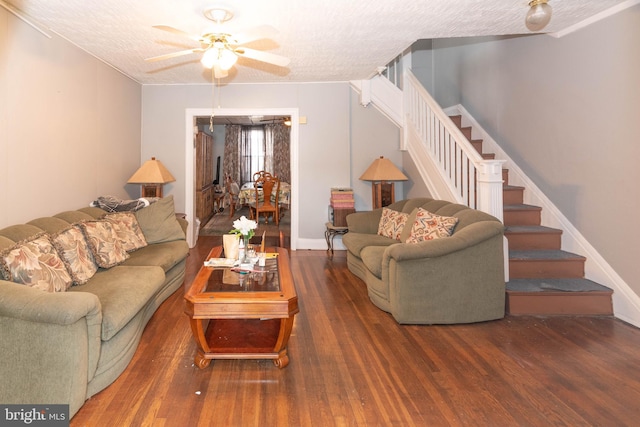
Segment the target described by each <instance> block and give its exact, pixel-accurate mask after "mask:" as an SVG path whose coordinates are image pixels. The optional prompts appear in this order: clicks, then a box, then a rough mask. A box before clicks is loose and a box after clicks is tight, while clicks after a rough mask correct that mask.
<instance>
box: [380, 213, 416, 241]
mask: <svg viewBox="0 0 640 427" xmlns="http://www.w3.org/2000/svg"><path fill="white" fill-rule="evenodd" d="M408 217H409V214H406V213H403V212H398V211H394V210H393V209H389V208H382V216H381V217H380V222H379V223H378V234H379V235H380V236H384V237H388V238H390V239H394V240H400V234H402V230H403V229H404V225H405V223H406V222H407V218H408Z"/></svg>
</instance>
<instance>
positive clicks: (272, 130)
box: [264, 123, 291, 183]
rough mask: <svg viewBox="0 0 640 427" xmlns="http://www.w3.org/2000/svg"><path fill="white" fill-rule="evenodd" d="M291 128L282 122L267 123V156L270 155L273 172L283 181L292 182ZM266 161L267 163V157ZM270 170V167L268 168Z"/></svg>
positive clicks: (265, 131)
mask: <svg viewBox="0 0 640 427" xmlns="http://www.w3.org/2000/svg"><path fill="white" fill-rule="evenodd" d="M290 130H291V128H290V127H289V126H285V125H284V124H282V123H277V124H270V125H265V127H264V133H265V142H266V148H267V150H266V153H267V154H266V156H265V157H267V156H268V157H270V163H271V165H272V167H273V170H272V172H271V173H272V174H273V175H275V176H277V177H278V178H280V181H281V182H288V183H291V159H290V154H291V151H290V145H291V142H290V141H291V136H290V135H291V133H290ZM265 163H267V161H266V158H265ZM267 170H268V169H267Z"/></svg>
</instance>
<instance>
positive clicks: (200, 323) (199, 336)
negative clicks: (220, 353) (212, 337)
mask: <svg viewBox="0 0 640 427" xmlns="http://www.w3.org/2000/svg"><path fill="white" fill-rule="evenodd" d="M205 322H207V323H208V322H209V321H208V320H202V319H191V321H190V322H189V323H190V324H191V332H192V333H193V338H194V339H195V341H196V344H197V346H198V351H197V353H196V355H195V357H194V358H193V362H194V363H195V365H196V366H197V367H198V368H200V369H204V368H206V367H207V366H209V364H211V359H207V358H205V357H204V355H205V354H206V353H207V352H209V351H210V350H209V343H207V339H206V338H205V335H204V332H205V329H206V325H205V324H204V323H205Z"/></svg>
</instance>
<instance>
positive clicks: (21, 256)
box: [0, 233, 73, 292]
mask: <svg viewBox="0 0 640 427" xmlns="http://www.w3.org/2000/svg"><path fill="white" fill-rule="evenodd" d="M0 270H2V274H3V276H4V279H5V280H10V281H12V282H15V283H21V284H23V285H27V286H30V287H33V288H37V289H41V290H43V291H47V292H64V291H66V290H67V289H68V288H69V286H71V283H72V282H73V281H72V280H71V276H70V275H69V272H68V271H67V268H66V267H65V265H64V263H63V262H62V260H61V259H60V256H59V255H58V252H56V249H55V248H54V247H53V245H52V244H51V240H50V239H49V236H48V235H46V234H43V233H41V234H37V235H36V236H34V237H33V238H32V239H31V240H25V241H23V242H19V243H17V244H16V245H14V246H13V247H10V248H7V249H5V250H3V251H2V252H1V253H0Z"/></svg>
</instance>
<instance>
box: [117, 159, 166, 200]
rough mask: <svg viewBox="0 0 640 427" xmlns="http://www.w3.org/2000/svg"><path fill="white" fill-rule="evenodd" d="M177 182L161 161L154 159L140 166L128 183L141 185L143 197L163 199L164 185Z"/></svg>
mask: <svg viewBox="0 0 640 427" xmlns="http://www.w3.org/2000/svg"><path fill="white" fill-rule="evenodd" d="M175 180H176V179H175V178H174V177H173V175H171V172H169V171H168V170H167V168H166V167H164V165H163V164H162V163H160V160H156V158H155V157H152V158H151V160H147V161H146V162H144V163H143V165H142V166H140V168H139V169H138V170H137V171H136V173H134V174H133V175H132V176H131V178H129V181H127V183H128V184H141V185H142V191H141V193H142V196H141V197H162V187H163V186H164V184H166V183H168V182H174V181H175Z"/></svg>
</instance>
